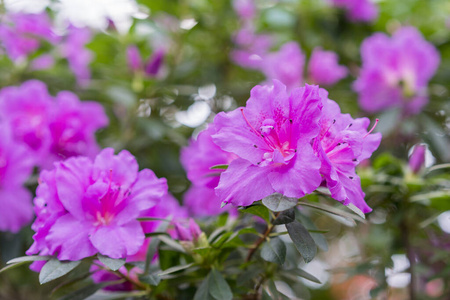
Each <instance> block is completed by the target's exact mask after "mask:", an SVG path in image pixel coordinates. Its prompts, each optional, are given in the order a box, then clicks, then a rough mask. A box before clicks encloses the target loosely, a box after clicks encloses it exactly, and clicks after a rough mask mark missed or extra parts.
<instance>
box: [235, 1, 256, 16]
mask: <svg viewBox="0 0 450 300" xmlns="http://www.w3.org/2000/svg"><path fill="white" fill-rule="evenodd" d="M233 8H234V10H235V11H236V13H237V14H238V16H239V17H240V18H242V19H244V20H248V19H252V18H253V17H254V16H255V14H256V6H255V2H254V0H233Z"/></svg>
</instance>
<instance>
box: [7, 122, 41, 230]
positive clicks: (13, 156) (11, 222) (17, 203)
mask: <svg viewBox="0 0 450 300" xmlns="http://www.w3.org/2000/svg"><path fill="white" fill-rule="evenodd" d="M32 168H33V161H32V159H31V155H30V153H29V150H28V148H27V147H26V146H24V145H22V144H19V143H16V142H15V141H14V140H13V139H12V136H11V132H10V130H9V128H8V126H7V124H4V123H1V124H0V207H1V210H0V231H11V232H18V231H19V230H20V229H21V228H22V227H23V226H24V225H26V224H28V223H29V222H30V221H31V220H32V218H33V206H32V204H31V193H30V192H29V191H28V190H27V189H26V188H24V187H23V183H24V182H25V180H27V178H28V177H29V176H30V175H31V172H32Z"/></svg>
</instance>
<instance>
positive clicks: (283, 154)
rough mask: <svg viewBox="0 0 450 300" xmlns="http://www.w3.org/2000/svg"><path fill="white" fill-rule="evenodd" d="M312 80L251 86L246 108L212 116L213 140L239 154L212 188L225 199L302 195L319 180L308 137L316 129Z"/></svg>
mask: <svg viewBox="0 0 450 300" xmlns="http://www.w3.org/2000/svg"><path fill="white" fill-rule="evenodd" d="M320 104H321V98H320V95H319V88H318V87H317V86H309V85H306V86H305V87H302V88H298V89H294V90H292V92H291V93H290V95H289V94H288V93H287V92H286V86H285V85H284V84H282V83H281V82H279V81H277V80H274V81H273V86H256V87H254V88H253V89H252V91H251V96H250V99H249V100H248V101H247V106H246V107H245V108H239V109H236V110H234V111H231V112H228V113H220V114H218V115H217V116H216V118H215V119H214V125H215V127H216V132H217V133H216V134H215V135H213V140H214V142H215V143H216V144H217V145H218V146H219V147H221V148H222V150H224V151H227V152H232V153H234V154H236V155H237V156H238V157H239V158H237V159H235V160H233V161H232V162H231V163H230V165H229V167H228V169H227V170H226V171H225V172H223V173H222V175H221V177H220V182H219V185H218V187H217V188H216V194H217V195H218V197H219V199H220V200H221V201H222V202H224V203H232V204H233V205H236V206H238V205H241V206H247V205H250V204H251V203H253V202H254V201H257V200H260V199H262V198H264V197H266V196H268V195H271V194H273V193H275V192H277V193H281V194H283V195H285V196H287V197H302V196H304V195H305V194H307V193H311V192H312V191H314V190H315V189H316V188H317V187H318V186H319V185H320V182H321V176H320V174H319V168H320V161H319V160H318V159H317V157H316V156H315V155H314V152H313V149H312V147H311V140H312V139H313V138H314V137H316V136H317V134H318V133H319V126H318V121H319V118H320Z"/></svg>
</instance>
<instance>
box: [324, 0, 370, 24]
mask: <svg viewBox="0 0 450 300" xmlns="http://www.w3.org/2000/svg"><path fill="white" fill-rule="evenodd" d="M331 3H332V4H333V5H334V6H336V7H339V8H342V9H344V10H345V11H346V13H347V17H348V18H349V20H351V21H353V22H370V21H374V20H375V19H376V18H377V17H378V7H377V5H376V4H375V3H374V2H373V1H372V0H331Z"/></svg>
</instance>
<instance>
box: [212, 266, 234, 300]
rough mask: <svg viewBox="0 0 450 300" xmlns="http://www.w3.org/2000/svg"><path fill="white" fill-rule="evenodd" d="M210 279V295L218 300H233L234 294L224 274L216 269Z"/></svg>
mask: <svg viewBox="0 0 450 300" xmlns="http://www.w3.org/2000/svg"><path fill="white" fill-rule="evenodd" d="M208 277H209V293H210V294H211V296H213V297H214V298H215V299H216V300H231V299H232V298H233V293H232V291H231V289H230V286H229V285H228V283H227V282H226V280H225V279H224V278H223V276H222V274H220V272H219V271H217V270H216V269H212V270H211V273H209V275H208Z"/></svg>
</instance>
